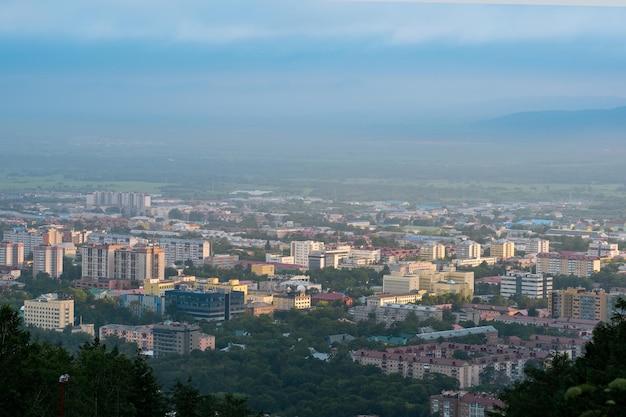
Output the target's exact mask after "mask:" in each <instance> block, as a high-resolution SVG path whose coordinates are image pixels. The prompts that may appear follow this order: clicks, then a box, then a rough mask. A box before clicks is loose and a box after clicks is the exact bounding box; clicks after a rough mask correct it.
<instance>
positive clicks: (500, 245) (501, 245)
mask: <svg viewBox="0 0 626 417" xmlns="http://www.w3.org/2000/svg"><path fill="white" fill-rule="evenodd" d="M490 255H491V256H492V257H494V258H498V259H509V258H512V257H514V256H515V243H513V242H510V241H508V240H504V239H499V240H494V241H493V242H491V252H490Z"/></svg>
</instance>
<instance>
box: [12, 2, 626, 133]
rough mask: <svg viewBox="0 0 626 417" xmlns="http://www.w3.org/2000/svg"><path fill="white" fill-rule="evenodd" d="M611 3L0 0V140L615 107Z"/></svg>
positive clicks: (625, 97)
mask: <svg viewBox="0 0 626 417" xmlns="http://www.w3.org/2000/svg"><path fill="white" fill-rule="evenodd" d="M494 3H495V4H494ZM498 3H503V4H498ZM511 3H513V4H511ZM537 4H545V5H537ZM548 4H551V5H548ZM555 4H558V5H555ZM590 4H594V5H598V4H601V5H603V6H590ZM625 6H626V0H597V1H595V2H594V1H593V0H546V2H541V0H519V1H516V0H483V1H479V2H473V1H469V0H458V1H457V2H456V3H446V2H437V1H435V2H424V1H418V0H403V1H392V0H378V1H376V0H372V1H351V0H345V1H333V0H299V1H297V2H294V1H293V0H290V1H285V0H246V1H244V0H228V1H218V0H209V1H206V0H204V1H200V0H198V1H195V0H179V1H175V2H172V1H165V0H152V1H147V0H124V1H121V0H94V1H89V2H85V1H82V0H60V1H58V2H49V1H32V0H20V1H12V0H5V1H2V2H0V136H2V137H9V136H11V135H13V136H15V135H20V134H23V135H48V136H51V137H76V136H101V135H110V136H133V137H148V136H153V135H159V136H161V137H165V138H174V137H179V136H188V137H202V135H203V132H205V131H206V130H207V129H225V130H228V129H240V130H243V131H245V130H246V129H249V130H250V131H257V130H263V129H264V130H265V131H272V130H281V129H282V130H284V131H289V132H292V133H293V132H295V131H299V130H302V129H309V130H312V129H318V130H320V131H333V130H342V129H343V130H353V131H355V132H358V131H359V130H360V129H368V128H372V127H374V126H375V127H376V128H378V129H385V128H390V129H392V128H394V127H395V128H397V127H398V126H412V125H413V124H416V123H417V124H419V123H447V122H449V121H450V120H456V121H458V120H473V119H480V118H489V117H495V116H498V115H503V114H507V113H510V112H515V111H523V110H542V109H566V110H567V109H572V110H573V109H584V108H611V107H614V106H619V105H625V104H626V71H624V68H626V25H625V24H624V22H626V7H625ZM3 126H4V127H3Z"/></svg>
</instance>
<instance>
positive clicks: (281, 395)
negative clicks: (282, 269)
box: [151, 306, 456, 417]
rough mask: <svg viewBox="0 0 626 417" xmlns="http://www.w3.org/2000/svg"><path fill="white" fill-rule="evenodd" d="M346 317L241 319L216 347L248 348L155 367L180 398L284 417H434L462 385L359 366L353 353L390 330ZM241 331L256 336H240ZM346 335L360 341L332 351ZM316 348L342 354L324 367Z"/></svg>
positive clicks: (320, 312)
mask: <svg viewBox="0 0 626 417" xmlns="http://www.w3.org/2000/svg"><path fill="white" fill-rule="evenodd" d="M345 314H346V313H345V311H344V310H343V308H340V307H332V306H326V307H323V308H318V309H316V310H315V311H312V312H310V313H305V312H301V311H296V310H292V311H289V312H284V313H283V312H281V313H280V314H277V316H276V317H275V319H276V320H278V321H279V324H275V323H274V322H273V321H272V319H271V318H269V317H267V316H262V317H259V318H254V317H240V318H237V319H235V320H232V321H229V322H225V323H224V325H223V326H222V327H220V329H222V330H220V331H218V332H217V333H216V334H217V345H218V347H225V346H227V345H228V343H229V342H230V343H237V344H243V345H245V349H240V348H235V347H232V346H231V350H230V351H229V352H221V351H219V350H218V351H211V352H192V354H191V355H190V356H187V357H176V356H173V357H168V358H163V359H162V358H158V359H155V360H153V361H152V362H151V364H152V365H153V367H154V369H155V372H156V373H157V375H158V376H159V380H160V381H161V382H162V383H163V384H164V386H166V387H173V388H171V390H172V392H176V393H177V395H183V394H184V395H192V396H193V395H195V396H196V397H197V396H200V397H202V396H204V395H206V393H215V392H224V391H228V392H235V393H240V394H242V395H245V396H247V397H248V398H249V400H248V401H249V404H250V407H251V408H252V409H254V410H262V411H264V412H267V413H272V415H274V414H277V415H281V416H285V417H289V416H300V417H307V416H318V415H332V416H338V417H342V416H349V417H353V416H355V415H358V414H379V415H385V416H398V417H403V416H427V415H428V397H429V395H432V394H435V393H439V392H441V390H443V389H453V388H454V387H455V386H456V381H454V380H452V379H451V378H448V377H445V376H443V375H438V374H433V375H432V377H431V378H430V379H428V380H423V381H422V380H415V379H409V378H403V377H402V376H400V375H384V374H382V372H381V371H380V370H379V369H378V368H374V367H366V366H361V365H358V364H357V363H354V362H352V360H351V359H350V358H349V350H352V349H356V348H358V347H364V346H366V342H365V338H366V337H367V336H370V335H372V334H377V333H378V334H384V333H382V332H384V331H385V328H384V326H383V325H375V324H373V323H371V322H360V323H359V324H358V325H355V324H351V323H346V322H344V321H340V320H339V319H341V318H344V317H345ZM235 330H245V331H246V332H248V333H250V334H251V336H235V335H234V333H235ZM211 331H215V328H213V329H211ZM379 332H380V333H379ZM340 333H348V334H351V335H352V336H355V337H357V339H356V340H354V341H352V342H350V343H347V344H335V345H334V346H333V348H332V349H331V347H330V346H328V345H327V344H326V342H325V340H324V338H325V336H327V335H331V334H340ZM373 345H375V346H373ZM371 347H376V348H380V347H382V346H381V345H380V344H372V346H371ZM309 348H314V349H315V350H316V351H317V352H325V353H331V352H335V354H334V356H333V357H332V359H331V360H330V361H329V362H324V361H321V360H318V359H315V358H313V357H312V356H311V351H310V350H309ZM191 376H192V377H193V381H192V386H193V388H195V389H196V390H197V391H193V390H192V391H191V392H190V391H189V387H186V388H185V389H182V388H181V384H180V382H178V381H185V380H188V378H189V377H191ZM194 392H195V393H194ZM190 415H193V414H190ZM220 415H222V414H220Z"/></svg>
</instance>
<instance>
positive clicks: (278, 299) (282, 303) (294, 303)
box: [273, 294, 311, 310]
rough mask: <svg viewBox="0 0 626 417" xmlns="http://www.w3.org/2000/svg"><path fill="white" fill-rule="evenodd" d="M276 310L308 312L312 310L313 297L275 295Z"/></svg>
mask: <svg viewBox="0 0 626 417" xmlns="http://www.w3.org/2000/svg"><path fill="white" fill-rule="evenodd" d="M273 302H274V309H275V310H291V309H292V308H295V309H296V310H306V309H307V308H311V296H310V295H305V294H295V295H291V294H289V295H274V301H273Z"/></svg>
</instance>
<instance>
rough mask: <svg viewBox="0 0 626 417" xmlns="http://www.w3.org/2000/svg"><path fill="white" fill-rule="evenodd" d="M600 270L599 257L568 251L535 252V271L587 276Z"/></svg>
mask: <svg viewBox="0 0 626 417" xmlns="http://www.w3.org/2000/svg"><path fill="white" fill-rule="evenodd" d="M599 270H600V258H598V257H597V256H589V255H579V254H576V253H570V252H560V253H554V252H550V253H539V254H537V272H540V273H543V274H552V275H574V276H577V277H589V276H591V274H593V273H594V272H597V271H599Z"/></svg>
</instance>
